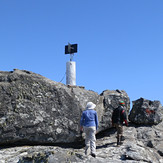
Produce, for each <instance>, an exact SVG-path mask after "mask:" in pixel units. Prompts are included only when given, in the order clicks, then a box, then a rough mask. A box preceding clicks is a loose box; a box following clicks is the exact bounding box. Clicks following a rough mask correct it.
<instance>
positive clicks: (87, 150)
mask: <svg viewBox="0 0 163 163" xmlns="http://www.w3.org/2000/svg"><path fill="white" fill-rule="evenodd" d="M88 154H89V147H85V155H88Z"/></svg>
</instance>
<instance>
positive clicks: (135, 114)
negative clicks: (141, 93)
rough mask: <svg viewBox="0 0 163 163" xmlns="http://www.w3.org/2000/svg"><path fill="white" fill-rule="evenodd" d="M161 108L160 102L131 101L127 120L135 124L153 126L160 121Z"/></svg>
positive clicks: (162, 108)
mask: <svg viewBox="0 0 163 163" xmlns="http://www.w3.org/2000/svg"><path fill="white" fill-rule="evenodd" d="M162 110H163V107H162V105H161V103H160V101H150V100H147V99H144V98H140V99H138V100H136V101H133V107H132V110H131V112H130V114H129V120H130V121H131V122H133V123H136V124H143V125H154V124H158V123H160V122H161V121H162Z"/></svg>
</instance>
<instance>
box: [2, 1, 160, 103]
mask: <svg viewBox="0 0 163 163" xmlns="http://www.w3.org/2000/svg"><path fill="white" fill-rule="evenodd" d="M68 42H70V43H72V44H76V43H77V44H78V53H76V54H75V55H74V59H73V60H74V61H75V62H76V73H77V76H76V77H77V79H76V82H77V85H78V86H85V89H87V90H93V91H95V92H97V93H99V94H100V93H101V92H102V91H104V90H106V89H109V90H116V89H120V90H125V91H126V92H127V94H128V96H129V97H130V100H131V102H132V101H134V100H137V99H139V98H140V97H143V98H145V99H148V100H152V101H153V100H159V101H161V104H162V105H163V68H162V67H163V66H162V65H163V0H100V1H99V0H0V71H12V70H13V69H14V68H17V69H21V70H29V71H32V72H35V73H38V74H41V75H43V76H45V77H47V78H49V79H51V80H54V81H57V82H60V81H61V80H62V78H63V76H64V74H65V72H66V62H67V61H69V59H70V56H69V55H65V54H64V47H65V45H67V44H68ZM62 83H64V84H65V83H66V77H65V78H64V79H63V81H62Z"/></svg>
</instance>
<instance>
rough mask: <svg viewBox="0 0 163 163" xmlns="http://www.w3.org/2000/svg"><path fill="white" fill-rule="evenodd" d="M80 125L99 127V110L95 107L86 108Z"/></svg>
mask: <svg viewBox="0 0 163 163" xmlns="http://www.w3.org/2000/svg"><path fill="white" fill-rule="evenodd" d="M80 125H81V126H84V127H94V126H95V127H96V130H97V128H98V116H97V112H96V111H95V110H93V109H87V110H84V111H83V113H82V116H81V120H80Z"/></svg>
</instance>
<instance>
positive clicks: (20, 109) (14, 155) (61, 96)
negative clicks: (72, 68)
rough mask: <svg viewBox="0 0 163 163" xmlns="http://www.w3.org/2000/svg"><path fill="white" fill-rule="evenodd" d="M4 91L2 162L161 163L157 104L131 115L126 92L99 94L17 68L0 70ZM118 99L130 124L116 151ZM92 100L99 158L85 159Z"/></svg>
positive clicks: (144, 104) (139, 106)
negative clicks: (84, 120) (85, 117)
mask: <svg viewBox="0 0 163 163" xmlns="http://www.w3.org/2000/svg"><path fill="white" fill-rule="evenodd" d="M0 91H1V94H0V163H44V162H48V163H54V162H95V163H96V162H97V163H98V162H111V163H114V162H115V163H116V162H117V163H118V162H128V163H136V162H142V163H143V162H144V163H145V162H150V163H163V122H162V115H163V114H162V110H163V109H162V106H161V104H160V103H159V102H152V101H150V100H149V101H148V100H145V99H143V98H142V99H140V100H138V101H136V102H135V103H134V105H133V108H132V110H131V111H130V99H129V97H128V95H127V93H126V92H125V91H124V90H119V89H117V90H105V91H103V92H102V93H101V94H98V93H96V92H94V91H90V90H86V89H85V88H84V87H83V86H82V87H81V86H69V85H64V84H62V83H58V82H55V81H52V80H49V79H47V78H45V77H43V76H41V75H39V74H36V73H33V72H30V71H26V70H18V69H14V71H10V72H6V71H0ZM120 100H123V101H125V104H126V105H125V106H126V112H127V113H128V114H129V120H130V122H129V126H128V127H124V136H125V140H124V142H123V144H122V145H121V146H120V147H117V146H116V131H115V128H112V124H111V115H112V112H113V110H114V109H115V108H116V107H117V106H118V104H119V101H120ZM89 101H92V102H94V103H95V104H96V105H97V107H96V111H97V113H98V119H99V129H98V132H97V135H96V138H97V157H96V158H93V157H92V156H90V155H88V156H85V155H84V134H83V133H80V129H79V128H80V125H79V122H80V117H81V113H82V111H83V110H84V109H85V106H86V103H87V102H89ZM129 111H130V113H129ZM142 114H143V115H144V117H145V118H142V117H141V116H140V115H142ZM138 115H139V116H138ZM142 119H144V121H142ZM138 122H141V123H138ZM150 122H152V123H150Z"/></svg>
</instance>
